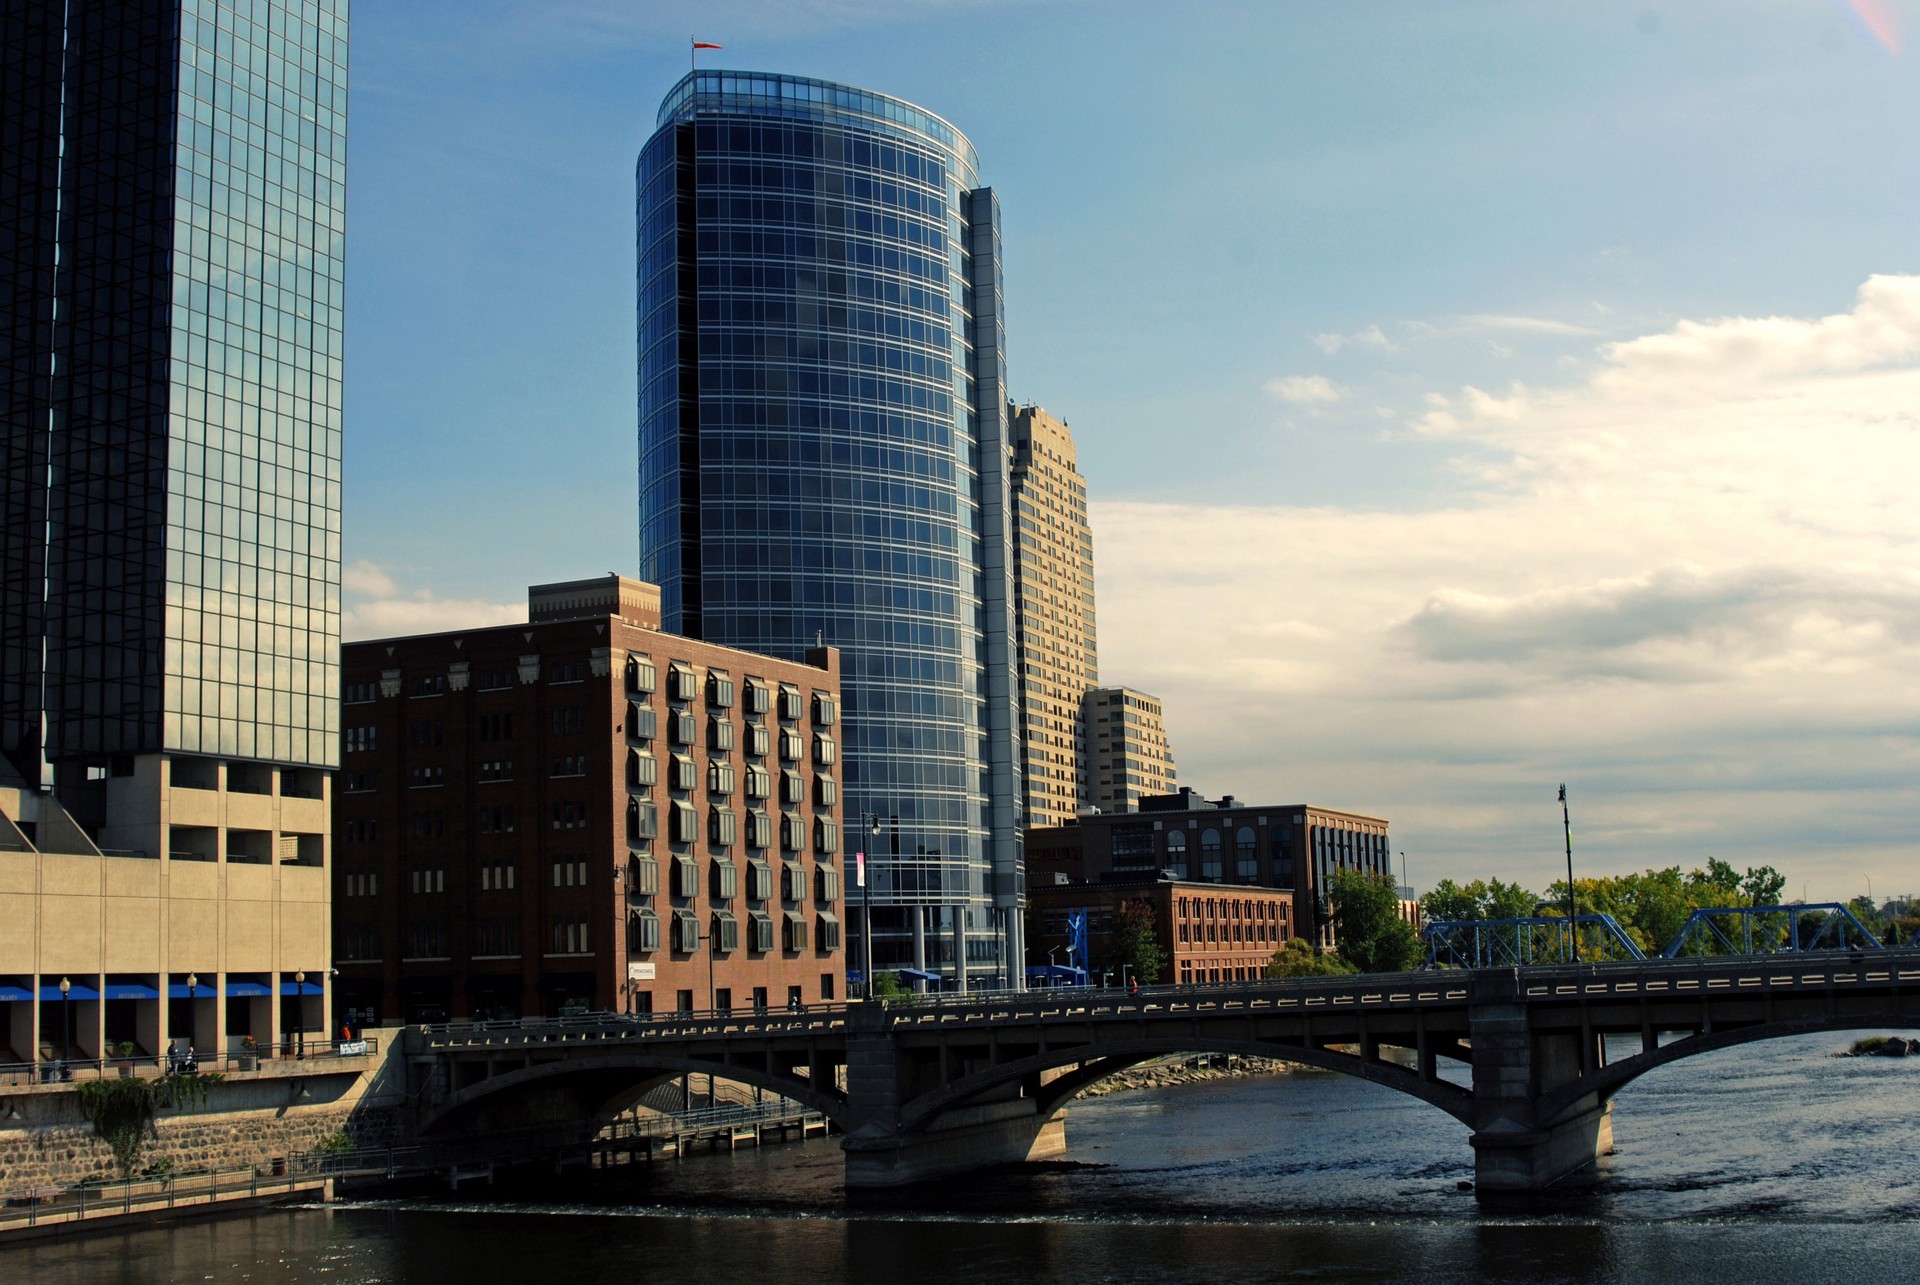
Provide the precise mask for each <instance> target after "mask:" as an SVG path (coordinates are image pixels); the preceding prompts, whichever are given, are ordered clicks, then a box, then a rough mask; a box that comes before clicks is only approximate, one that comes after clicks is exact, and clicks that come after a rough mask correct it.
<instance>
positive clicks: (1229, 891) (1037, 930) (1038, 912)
mask: <svg viewBox="0 0 1920 1285" xmlns="http://www.w3.org/2000/svg"><path fill="white" fill-rule="evenodd" d="M1027 897H1028V900H1029V902H1030V903H1031V905H1032V912H1031V913H1032V916H1033V928H1032V930H1031V931H1030V932H1029V933H1028V936H1027V943H1028V946H1027V949H1028V962H1029V963H1030V964H1036V965H1037V964H1045V963H1048V962H1050V961H1055V960H1057V961H1060V962H1064V961H1065V959H1066V950H1067V947H1068V946H1069V944H1070V942H1071V937H1070V934H1069V930H1068V917H1069V916H1070V915H1071V914H1073V913H1074V912H1075V911H1085V912H1086V915H1087V956H1088V960H1089V963H1090V964H1091V970H1090V971H1091V974H1092V976H1091V977H1090V979H1089V980H1090V981H1091V982H1092V983H1093V984H1094V985H1102V984H1106V985H1113V986H1118V985H1121V984H1122V981H1123V978H1124V976H1125V975H1124V974H1123V972H1122V968H1121V965H1122V962H1123V961H1122V958H1121V953H1120V946H1119V943H1118V940H1117V936H1116V932H1115V929H1116V926H1117V925H1118V922H1119V918H1120V914H1121V910H1122V907H1123V906H1125V905H1126V904H1127V903H1130V902H1131V903H1135V904H1141V905H1145V906H1146V907H1147V909H1148V911H1149V912H1150V913H1151V914H1152V916H1153V934H1154V938H1155V940H1156V941H1158V942H1159V944H1160V948H1161V950H1162V951H1163V952H1165V954H1166V958H1167V961H1168V964H1167V969H1166V972H1165V973H1163V974H1162V975H1161V977H1160V978H1159V979H1158V980H1159V981H1160V983H1162V984H1165V983H1168V982H1177V983H1179V984H1181V985H1183V986H1184V985H1198V984H1202V983H1210V982H1239V981H1251V980H1253V979H1255V978H1258V977H1262V976H1264V975H1265V973H1266V968H1267V963H1268V961H1269V960H1271V959H1272V958H1273V952H1274V951H1276V950H1278V949H1280V947H1281V945H1282V944H1284V943H1285V942H1286V941H1287V939H1288V938H1290V937H1292V936H1293V894H1292V893H1291V892H1290V891H1288V890H1285V889H1279V888H1256V887H1247V886H1240V887H1226V886H1222V885H1219V884H1211V883H1196V882H1194V881H1192V880H1184V879H1165V878H1147V879H1140V878H1134V879H1127V878H1112V879H1108V880H1104V881H1102V882H1099V883H1059V884H1042V883H1037V882H1036V883H1031V884H1029V885H1028V887H1027Z"/></svg>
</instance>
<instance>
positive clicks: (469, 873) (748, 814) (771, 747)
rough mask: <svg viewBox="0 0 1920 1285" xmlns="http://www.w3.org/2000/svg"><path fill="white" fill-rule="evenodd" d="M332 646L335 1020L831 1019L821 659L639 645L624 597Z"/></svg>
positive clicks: (838, 953) (646, 630) (557, 590)
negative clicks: (699, 1015) (732, 1012)
mask: <svg viewBox="0 0 1920 1285" xmlns="http://www.w3.org/2000/svg"><path fill="white" fill-rule="evenodd" d="M528 615H529V623H528V624H525V625H507V626H496V627H491V628H482V629H471V630H461V631H455V632H449V633H439V634H428V635H420V636H415V637H408V638H388V639H381V640H378V641H373V642H361V643H354V644H350V645H348V646H347V647H345V648H344V649H343V654H342V682H343V689H342V690H343V697H344V700H343V705H342V719H341V723H342V728H343V737H342V739H343V745H342V750H343V754H342V768H341V775H340V778H339V779H340V788H339V790H338V792H337V794H336V796H335V798H336V803H335V808H334V835H335V844H336V852H337V854H338V857H337V860H336V868H335V878H334V885H335V889H334V890H335V899H334V906H335V912H334V925H335V927H334V959H335V961H336V964H337V966H338V968H339V981H338V997H339V998H338V1003H337V1006H336V1007H337V1010H338V1020H342V1021H346V1022H352V1023H365V1022H368V1021H373V1020H382V1019H384V1020H393V1019H396V1018H398V1019H403V1020H405V1021H409V1022H412V1021H427V1020H436V1019H439V1018H443V1017H445V1018H461V1017H473V1018H480V1019H484V1018H502V1017H514V1016H522V1015H553V1014H557V1013H562V1012H566V1011H578V1010H583V1009H591V1010H615V1009H617V1010H621V1011H628V1012H641V1013H645V1012H654V1011H672V1010H678V1011H692V1010H696V1009H706V1008H709V1007H715V1008H728V1007H735V1006H741V1007H744V1006H749V1005H756V1006H759V1005H768V1004H773V1005H781V1004H788V1003H792V1002H796V1001H797V1002H803V1003H813V1002H817V1001H821V1000H833V999H837V998H840V997H842V996H844V994H845V989H844V982H845V959H844V954H843V952H842V947H841V935H842V934H841V923H840V903H841V879H840V857H839V853H840V847H841V844H840V825H839V819H838V818H839V808H838V804H839V797H838V796H839V784H838V779H837V778H838V769H837V766H836V764H837V761H838V757H839V756H838V745H837V742H838V738H839V736H840V731H841V729H840V727H839V704H840V698H839V692H840V674H839V655H838V653H837V652H836V651H835V650H834V649H833V648H830V647H827V648H818V649H815V650H814V651H811V652H809V653H808V655H807V658H806V663H798V662H792V661H782V660H776V659H773V658H771V657H766V656H760V655H756V654H753V653H750V652H743V651H736V650H733V649H731V648H727V647H719V646H714V645H712V644H709V643H704V642H700V641H698V640H694V639H689V638H682V637H678V636H675V635H671V634H665V633H662V632H660V629H659V623H660V596H659V590H658V589H657V588H656V587H655V586H653V585H650V584H646V583H644V582H642V581H638V580H631V579H627V578H625V577H621V576H607V577H603V578H599V579H594V580H585V581H573V582H568V583H563V584H553V585H538V586H535V587H533V588H532V589H530V590H529V591H528Z"/></svg>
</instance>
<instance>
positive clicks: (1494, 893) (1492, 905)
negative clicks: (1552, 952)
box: [1420, 879, 1540, 921]
mask: <svg viewBox="0 0 1920 1285" xmlns="http://www.w3.org/2000/svg"><path fill="white" fill-rule="evenodd" d="M1539 904H1540V899H1539V898H1538V897H1537V896H1535V895H1534V894H1533V893H1532V892H1530V891H1528V890H1527V889H1526V888H1523V887H1521V886H1520V885H1519V884H1517V883H1502V882H1501V881H1500V880H1498V879H1475V880H1474V881H1473V882H1472V883H1469V884H1457V883H1455V882H1454V881H1453V880H1451V879H1442V880H1441V881H1440V882H1439V883H1437V884H1435V885H1434V886H1433V891H1431V892H1429V893H1428V894H1427V895H1426V896H1424V897H1422V898H1420V914H1421V917H1422V918H1424V919H1427V920H1429V921H1432V920H1448V919H1524V918H1526V917H1527V916H1529V915H1531V914H1533V911H1534V907H1535V906H1537V905H1539Z"/></svg>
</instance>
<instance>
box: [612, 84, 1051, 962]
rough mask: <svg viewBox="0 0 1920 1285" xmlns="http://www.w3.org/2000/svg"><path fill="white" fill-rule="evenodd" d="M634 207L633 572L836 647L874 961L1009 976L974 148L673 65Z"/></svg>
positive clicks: (993, 292)
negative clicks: (680, 73) (868, 881)
mask: <svg viewBox="0 0 1920 1285" xmlns="http://www.w3.org/2000/svg"><path fill="white" fill-rule="evenodd" d="M638 191H639V208H638V215H639V243H638V255H639V279H638V290H639V299H638V306H639V444H640V479H639V485H640V569H641V575H642V576H643V577H645V578H646V579H648V580H651V581H654V582H656V583H658V584H659V585H660V586H661V590H662V608H663V616H664V625H665V628H666V629H668V630H670V631H674V632H680V633H685V634H687V635H690V636H692V637H697V638H704V639H707V640H709V641H712V642H717V643H723V644H725V645H727V646H731V647H740V648H745V649H749V650H753V651H761V652H767V653H770V654H774V655H779V656H785V657H789V658H793V659H799V658H801V656H802V655H803V653H804V652H805V650H806V648H808V647H811V646H814V645H816V644H818V643H820V642H825V643H827V644H829V645H833V646H837V647H839V648H840V649H841V664H842V691H843V694H844V697H845V702H846V728H847V732H846V740H845V760H846V766H845V785H846V790H847V797H846V800H845V804H844V815H845V817H846V819H847V828H848V831H849V837H850V844H849V846H850V847H851V848H856V849H857V848H860V847H864V848H865V849H866V850H867V851H868V852H869V853H872V854H873V858H874V859H873V863H872V869H873V876H872V877H873V878H874V886H873V899H874V903H875V916H874V925H873V926H874V936H875V939H876V940H875V952H874V953H875V959H876V961H877V963H878V965H879V966H880V967H883V968H892V967H906V968H911V969H916V970H919V971H922V972H925V973H928V974H939V975H941V976H942V977H943V978H945V979H946V981H947V984H949V985H953V984H956V983H964V981H966V980H967V979H971V981H972V983H973V984H976V985H978V984H983V983H984V984H992V983H993V982H994V981H996V980H1005V981H1007V982H1013V981H1015V980H1016V975H1017V973H1018V961H1019V960H1020V958H1021V942H1020V931H1021V926H1020V916H1019V911H1018V906H1019V904H1020V899H1021V891H1022V889H1021V880H1022V875H1021V860H1020V845H1019V817H1018V808H1019V803H1018V800H1019V795H1020V791H1019V759H1018V754H1017V751H1016V743H1015V736H1016V734H1017V727H1018V719H1017V717H1016V714H1015V706H1016V703H1017V687H1016V684H1015V683H1014V681H1013V673H1012V668H1011V666H1012V665H1013V664H1014V663H1015V657H1014V655H1013V652H1012V650H1011V648H1010V646H1009V635H1010V630H1009V625H1008V610H1009V603H1010V601H1011V596H1012V595H1011V589H1010V585H1011V570H1010V568H1011V559H1010V557H1009V539H1010V533H1009V529H1008V519H1007V513H1008V506H1007V494H1008V490H1007V488H1008V470H1009V456H1008V445H1007V427H1006V404H1007V399H1006V393H1005V375H1004V361H1005V340H1004V330H1003V324H1002V317H1001V281H1000V253H999V248H1000V232H999V208H998V202H997V199H996V198H995V196H994V193H993V191H992V189H990V188H987V187H983V186H982V185H981V183H980V179H979V169H978V162H977V159H976V157H975V154H974V150H973V146H972V145H971V144H970V143H969V142H968V141H967V139H966V138H965V137H964V136H963V135H962V134H960V132H959V131H958V130H956V129H954V128H953V126H951V125H949V124H948V123H947V122H946V121H944V120H942V119H940V118H939V117H938V116H935V115H933V114H932V113H930V112H927V111H925V110H923V109H921V108H919V107H915V106H914V105H912V104H910V103H906V102H902V101H900V100H899V99H895V98H889V97H886V96H884V95H881V94H875V93H870V92H868V91H866V90H861V89H854V88H851V87H848V86H844V85H835V84H828V83H826V82H822V81H817V80H808V79H804V78H800V77H791V76H774V75H765V74H758V73H746V72H729V71H699V72H695V73H693V74H691V75H689V76H687V77H686V78H685V79H683V80H682V81H681V82H680V83H679V84H677V85H676V86H674V88H673V90H672V91H671V92H670V93H669V94H668V95H667V97H666V100H665V101H664V102H663V103H662V105H661V108H660V116H659V128H658V131H657V132H656V133H655V134H654V136H653V137H652V139H650V140H649V141H648V143H647V145H646V147H645V149H644V150H643V151H642V152H641V155H640V160H639V166H638ZM864 814H871V815H872V816H875V817H878V818H879V827H880V829H879V833H878V835H877V836H876V835H873V834H871V833H866V834H864V835H862V831H861V824H860V818H861V817H862V816H863V815H864ZM861 904H862V898H861V893H860V891H859V890H858V889H857V888H852V887H850V888H849V889H848V907H849V910H850V911H853V912H855V913H856V914H857V913H858V910H859V907H860V906H861ZM961 961H964V964H962V963H961ZM850 963H851V964H853V965H854V967H855V969H856V971H857V970H858V969H859V968H860V967H862V966H863V965H864V963H865V961H864V960H862V959H861V958H860V956H859V947H858V945H857V943H856V944H853V946H852V954H851V956H850Z"/></svg>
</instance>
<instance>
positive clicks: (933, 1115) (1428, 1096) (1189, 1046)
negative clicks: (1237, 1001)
mask: <svg viewBox="0 0 1920 1285" xmlns="http://www.w3.org/2000/svg"><path fill="white" fill-rule="evenodd" d="M1180 1053H1194V1054H1209V1053H1226V1054H1237V1055H1239V1056H1242V1057H1258V1058H1268V1059H1273V1060H1276V1061H1284V1062H1295V1063H1299V1064H1302V1065H1305V1066H1311V1067H1314V1068H1316V1069H1318V1070H1323V1071H1335V1072H1338V1073H1339V1074H1342V1075H1350V1076H1353V1077H1355V1078H1356V1079H1361V1080H1366V1081H1368V1082H1369V1083H1372V1084H1379V1085H1384V1086H1385V1087H1387V1088H1390V1089H1395V1090H1397V1091H1399V1092H1401V1093H1405V1094H1408V1095H1410V1096H1412V1097H1415V1098H1418V1099H1420V1100H1421V1101H1422V1102H1425V1103H1427V1104H1429V1105H1431V1106H1436V1107H1439V1108H1440V1109H1441V1110H1442V1111H1445V1112H1446V1113H1447V1114H1449V1115H1451V1116H1453V1117H1454V1118H1455V1119H1457V1120H1459V1121H1461V1122H1462V1123H1465V1124H1471V1123H1472V1113H1473V1094H1472V1093H1471V1091H1469V1090H1468V1089H1465V1088H1463V1087H1461V1086H1459V1085H1456V1084H1452V1083H1449V1082H1448V1081H1446V1080H1442V1079H1439V1078H1438V1077H1432V1078H1427V1077H1422V1076H1421V1075H1420V1074H1419V1073H1418V1072H1417V1071H1416V1070H1414V1069H1413V1068H1410V1067H1406V1066H1402V1065H1400V1064H1399V1063H1397V1062H1392V1061H1387V1060H1384V1059H1379V1058H1365V1057H1362V1056H1360V1055H1359V1054H1354V1053H1341V1052H1336V1051H1335V1050H1333V1049H1330V1048H1310V1047H1305V1046H1299V1045H1287V1046H1276V1045H1274V1044H1272V1043H1270V1042H1267V1041H1262V1040H1256V1039H1235V1038H1229V1037H1224V1036H1219V1035H1216V1036H1210V1037H1200V1038H1196V1037H1195V1035H1194V1034H1193V1033H1192V1032H1187V1033H1185V1034H1184V1035H1176V1036H1171V1037H1167V1036H1163V1037H1157V1038H1156V1037H1150V1036H1137V1037H1132V1038H1123V1039H1107V1040H1103V1041H1102V1042H1101V1043H1100V1045H1099V1048H1098V1052H1097V1053H1095V1054H1093V1055H1092V1056H1089V1052H1088V1050H1086V1049H1084V1048H1066V1049H1057V1050H1052V1051H1049V1052H1046V1053H1040V1054H1036V1055H1033V1056H1030V1057H1024V1058H1017V1059H1014V1060H1011V1061H1007V1062H1003V1063H1000V1064H998V1065H995V1066H992V1067H988V1068H985V1069H983V1070H980V1071H977V1072H975V1073H973V1074H971V1075H967V1076H963V1077H961V1078H960V1079H957V1080H954V1081H953V1082H952V1083H950V1084H948V1085H945V1086H943V1087H942V1088H940V1089H937V1090H934V1091H932V1092H929V1093H925V1094H921V1095H919V1096H917V1097H915V1098H913V1099H911V1100H909V1101H907V1102H905V1103H903V1104H902V1106H901V1112H900V1127H901V1129H902V1131H903V1132H909V1133H912V1132H920V1131H923V1130H925V1129H926V1128H928V1127H929V1126H931V1125H933V1124H935V1123H936V1122H937V1121H938V1119H939V1117H940V1116H941V1115H943V1114H945V1113H946V1112H948V1111H951V1110H953V1109H955V1108H957V1107H962V1106H965V1105H966V1104H967V1103H968V1102H969V1101H971V1100H973V1099H976V1098H979V1097H981V1096H983V1095H986V1094H990V1093H992V1092H993V1091H994V1090H996V1089H1001V1088H1004V1087H1005V1086H1007V1085H1009V1084H1014V1083H1019V1082H1020V1081H1022V1080H1026V1079H1028V1078H1030V1077H1036V1076H1038V1075H1040V1074H1043V1073H1044V1072H1047V1071H1052V1070H1057V1069H1059V1068H1061V1067H1072V1068H1074V1069H1072V1070H1069V1071H1068V1072H1067V1073H1066V1074H1064V1075H1061V1076H1059V1077H1057V1078H1055V1079H1053V1080H1050V1081H1048V1082H1046V1083H1045V1084H1043V1085H1041V1086H1040V1089H1039V1092H1038V1093H1037V1094H1036V1095H1035V1104H1036V1113H1037V1115H1038V1116H1039V1118H1041V1119H1046V1118H1048V1117H1050V1116H1052V1115H1053V1114H1054V1113H1055V1112H1056V1111H1058V1110H1059V1109H1060V1108H1061V1107H1063V1106H1065V1105H1066V1104H1067V1103H1068V1102H1069V1101H1071V1100H1072V1099H1073V1098H1074V1097H1076V1096H1077V1095H1079V1094H1080V1093H1081V1092H1083V1091H1084V1090H1086V1089H1087V1088H1089V1087H1090V1086H1092V1085H1094V1084H1097V1083H1098V1082H1100V1081H1101V1080H1103V1079H1106V1078H1107V1077H1108V1076H1111V1075H1114V1074H1117V1073H1118V1072H1121V1071H1124V1070H1127V1069H1128V1068H1129V1067H1134V1066H1138V1065H1139V1064H1140V1063H1142V1062H1145V1061H1148V1060H1150V1059H1152V1058H1156V1057H1166V1056H1170V1055H1174V1054H1180Z"/></svg>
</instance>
